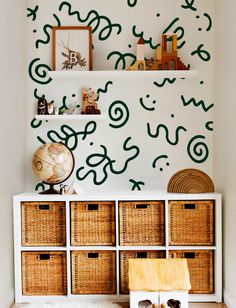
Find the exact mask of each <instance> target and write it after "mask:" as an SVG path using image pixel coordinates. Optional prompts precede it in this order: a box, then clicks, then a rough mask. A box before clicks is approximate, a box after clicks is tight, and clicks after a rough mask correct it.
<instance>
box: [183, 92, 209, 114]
mask: <svg viewBox="0 0 236 308" xmlns="http://www.w3.org/2000/svg"><path fill="white" fill-rule="evenodd" d="M181 100H182V102H183V105H184V106H188V105H190V104H193V105H194V106H195V107H199V106H200V107H202V109H203V110H204V111H205V112H207V111H209V110H210V109H211V108H213V107H214V104H211V105H209V106H206V105H205V102H204V101H203V100H200V101H198V102H197V101H196V99H195V98H194V97H192V98H190V99H189V100H186V98H185V97H184V96H183V95H181Z"/></svg>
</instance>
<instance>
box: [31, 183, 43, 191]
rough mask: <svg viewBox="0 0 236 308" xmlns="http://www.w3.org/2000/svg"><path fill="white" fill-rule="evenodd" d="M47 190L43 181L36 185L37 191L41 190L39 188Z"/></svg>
mask: <svg viewBox="0 0 236 308" xmlns="http://www.w3.org/2000/svg"><path fill="white" fill-rule="evenodd" d="M40 189H41V190H42V191H43V190H45V185H44V184H43V183H38V184H37V185H36V186H35V189H34V190H36V191H39V190H40Z"/></svg>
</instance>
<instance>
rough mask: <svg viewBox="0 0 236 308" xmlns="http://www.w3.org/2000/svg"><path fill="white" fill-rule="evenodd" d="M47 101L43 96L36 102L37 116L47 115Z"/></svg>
mask: <svg viewBox="0 0 236 308" xmlns="http://www.w3.org/2000/svg"><path fill="white" fill-rule="evenodd" d="M47 105H48V104H47V101H46V99H45V95H43V96H42V97H41V98H40V99H39V100H38V109H37V113H38V114H43V115H45V114H48V108H47Z"/></svg>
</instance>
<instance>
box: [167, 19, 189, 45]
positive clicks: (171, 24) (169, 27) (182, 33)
mask: <svg viewBox="0 0 236 308" xmlns="http://www.w3.org/2000/svg"><path fill="white" fill-rule="evenodd" d="M179 20H180V19H179V17H176V18H175V19H174V20H172V22H171V23H170V24H169V25H168V26H167V28H166V29H165V30H164V31H163V34H166V33H167V32H169V31H170V29H171V28H172V26H173V25H174V24H175V23H176V22H177V21H179ZM178 31H179V32H180V35H177V40H178V41H180V40H181V39H182V38H183V37H184V34H185V31H184V28H183V27H181V26H178V27H177V28H176V29H175V30H174V31H172V32H173V33H175V34H176V33H177V32H178ZM169 40H171V38H170V39H169ZM185 43H186V41H183V42H182V43H181V44H179V45H178V49H180V48H182V47H183V46H184V45H185Z"/></svg>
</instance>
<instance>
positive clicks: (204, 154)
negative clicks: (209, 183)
mask: <svg viewBox="0 0 236 308" xmlns="http://www.w3.org/2000/svg"><path fill="white" fill-rule="evenodd" d="M198 139H205V136H202V135H196V136H194V137H193V138H192V139H191V140H190V141H189V143H188V146H187V152H188V155H189V157H190V158H191V159H192V161H194V162H195V163H198V164H201V163H203V162H205V161H206V160H207V158H208V156H209V150H208V147H207V145H206V144H205V143H204V142H203V141H197V143H195V144H194V142H195V141H196V140H198Z"/></svg>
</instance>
